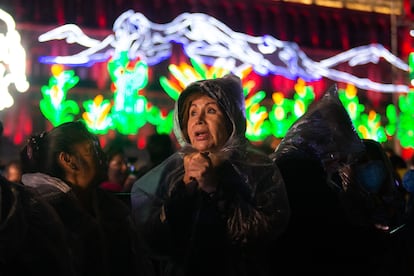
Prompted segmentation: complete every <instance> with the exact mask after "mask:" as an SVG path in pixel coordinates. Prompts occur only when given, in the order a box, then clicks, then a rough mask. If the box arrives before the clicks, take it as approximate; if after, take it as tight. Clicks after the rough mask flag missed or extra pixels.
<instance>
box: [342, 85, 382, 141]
mask: <svg viewBox="0 0 414 276" xmlns="http://www.w3.org/2000/svg"><path fill="white" fill-rule="evenodd" d="M338 94H339V99H340V100H341V102H342V104H343V106H344V108H345V109H346V111H347V112H348V115H349V117H350V118H351V121H352V123H353V125H354V126H355V130H356V132H357V134H358V136H359V137H361V138H364V139H373V140H376V141H378V142H385V141H387V135H386V132H385V128H384V127H383V126H381V115H380V114H378V113H377V112H375V111H374V110H370V111H369V112H368V114H366V113H363V112H364V110H365V106H364V105H363V104H360V102H359V98H358V97H357V90H356V88H355V86H354V85H352V84H348V85H347V86H346V89H339V90H338Z"/></svg>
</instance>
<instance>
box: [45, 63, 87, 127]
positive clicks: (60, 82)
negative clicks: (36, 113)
mask: <svg viewBox="0 0 414 276" xmlns="http://www.w3.org/2000/svg"><path fill="white" fill-rule="evenodd" d="M51 72H52V77H50V79H49V85H44V86H42V87H41V92H42V95H43V99H41V100H40V103H39V106H40V111H41V112H42V114H43V115H44V116H45V117H46V118H47V119H48V120H49V122H50V123H51V124H52V125H53V126H57V125H60V124H62V123H65V122H70V121H73V120H74V117H75V116H76V115H77V114H78V113H79V111H80V110H79V106H78V104H77V103H76V102H75V101H73V100H66V96H67V93H68V90H69V89H71V88H73V87H74V86H75V85H76V84H77V83H78V82H79V77H78V76H75V72H74V71H73V70H67V71H64V70H63V66H61V65H53V66H52V68H51Z"/></svg>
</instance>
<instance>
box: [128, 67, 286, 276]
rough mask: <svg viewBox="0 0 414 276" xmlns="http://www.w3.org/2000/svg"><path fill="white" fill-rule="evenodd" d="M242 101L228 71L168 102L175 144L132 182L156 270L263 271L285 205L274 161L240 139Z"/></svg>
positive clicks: (183, 272)
mask: <svg viewBox="0 0 414 276" xmlns="http://www.w3.org/2000/svg"><path fill="white" fill-rule="evenodd" d="M244 101H245V99H244V94H243V89H242V86H241V81H240V79H239V78H238V77H236V76H233V75H227V76H225V77H223V78H218V79H209V80H201V81H197V82H194V83H192V84H190V85H189V86H188V87H187V88H185V89H184V90H183V91H182V93H181V94H180V96H179V98H178V101H177V102H176V106H175V126H174V127H175V128H174V130H175V135H176V137H177V139H178V141H179V143H180V145H181V149H180V150H179V151H178V152H176V153H175V154H173V155H172V156H170V157H169V158H168V159H167V160H165V161H164V162H163V163H161V164H160V165H159V166H157V167H155V168H154V169H152V170H151V171H149V172H148V173H147V174H146V175H144V176H143V177H141V178H140V179H139V180H138V181H137V182H135V184H134V186H133V188H132V194H131V203H132V211H133V215H134V218H135V220H136V222H137V223H138V224H139V225H142V227H140V228H141V229H143V230H144V235H145V240H146V241H147V242H148V244H149V247H150V249H151V255H152V257H153V258H154V260H156V261H157V262H158V264H159V265H160V266H159V269H160V271H159V273H160V275H197V276H202V275H215V276H217V275H227V276H231V275H237V276H241V275H271V274H270V272H269V269H268V268H269V260H268V259H267V256H266V255H267V253H268V247H269V246H270V244H271V242H272V241H274V240H275V239H277V238H278V237H279V235H280V234H281V233H282V232H283V231H284V229H285V228H286V226H287V223H288V219H289V212H290V211H289V205H288V199H287V197H286V191H285V186H284V182H283V179H282V177H281V175H280V173H279V170H278V168H277V166H276V165H275V164H274V163H273V162H272V160H271V159H269V158H268V157H267V156H265V155H263V154H260V153H258V152H257V151H254V150H253V148H252V147H251V146H250V145H249V143H248V141H247V140H246V138H245V130H246V118H245V105H244Z"/></svg>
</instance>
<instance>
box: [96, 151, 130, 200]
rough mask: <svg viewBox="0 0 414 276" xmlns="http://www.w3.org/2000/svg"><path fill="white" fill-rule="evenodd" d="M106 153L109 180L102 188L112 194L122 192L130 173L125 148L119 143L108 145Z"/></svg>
mask: <svg viewBox="0 0 414 276" xmlns="http://www.w3.org/2000/svg"><path fill="white" fill-rule="evenodd" d="M104 152H105V154H106V158H107V160H108V179H107V180H106V181H104V182H103V183H102V184H101V185H100V187H101V188H102V189H105V190H109V191H112V192H121V191H122V190H123V188H124V183H125V181H126V179H127V177H128V175H129V173H130V172H129V170H128V160H127V157H126V154H125V151H124V148H123V146H122V145H120V144H119V143H113V144H110V145H108V147H106V148H105V149H104Z"/></svg>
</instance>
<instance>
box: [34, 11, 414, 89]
mask: <svg viewBox="0 0 414 276" xmlns="http://www.w3.org/2000/svg"><path fill="white" fill-rule="evenodd" d="M113 32H114V33H113V34H110V35H108V36H107V37H105V38H104V39H103V40H102V41H99V40H97V39H93V38H90V37H88V36H87V35H86V34H84V33H83V32H82V30H81V29H80V28H79V27H78V26H76V25H73V24H67V25H63V26H59V27H56V28H54V29H52V30H50V31H48V32H46V33H44V34H42V35H40V36H39V38H38V39H39V41H40V42H46V41H50V40H58V39H66V41H67V42H68V43H78V44H79V45H81V46H84V47H85V49H84V50H82V51H80V52H78V53H74V54H71V55H68V56H44V57H41V58H40V62H42V63H52V64H55V63H60V64H66V65H71V66H90V65H91V64H94V63H96V62H104V61H106V60H107V59H108V58H109V57H111V56H112V54H113V53H115V54H117V53H119V52H122V51H128V58H129V59H130V60H134V59H136V58H139V59H141V60H143V61H144V62H145V63H146V64H148V65H149V66H153V65H156V64H158V63H160V62H162V61H163V60H165V59H167V58H169V57H170V56H171V55H172V52H173V51H172V48H173V45H174V44H180V45H182V47H183V52H184V53H185V54H186V55H187V56H188V57H189V58H193V59H196V60H197V61H199V62H202V63H204V64H207V65H210V66H211V65H213V64H214V63H215V62H216V60H217V59H224V60H225V63H224V64H226V65H228V69H229V70H231V71H232V73H234V74H235V75H240V74H241V72H242V71H243V70H244V69H245V68H248V67H251V68H252V69H253V71H254V72H255V73H257V74H258V75H261V76H266V75H269V74H270V75H281V76H284V77H285V78H288V79H292V80H296V79H298V78H301V79H303V80H305V81H306V82H312V81H316V80H320V79H322V78H326V79H330V80H332V81H335V82H341V83H350V84H353V85H355V86H356V87H358V88H360V89H364V90H373V91H377V92H384V93H394V92H408V90H409V88H408V86H407V85H394V84H387V83H379V82H375V81H372V80H370V79H367V78H365V77H358V76H355V75H352V74H350V73H348V72H345V71H340V70H338V69H336V68H339V67H340V64H342V63H347V64H348V65H349V66H351V67H353V66H359V65H364V64H368V63H375V64H376V63H378V62H379V61H380V59H383V60H385V61H387V62H389V63H390V64H391V65H392V66H393V67H395V68H397V69H400V70H402V71H405V72H408V71H409V66H408V64H407V63H405V62H404V61H402V60H401V59H399V58H398V57H396V56H395V55H393V54H392V53H391V52H390V51H388V50H387V49H386V48H385V47H384V46H382V45H380V44H370V45H364V46H359V47H356V48H352V49H349V50H347V51H345V52H342V53H339V54H337V55H335V56H333V57H330V58H327V59H324V60H320V61H315V60H312V59H310V58H309V57H308V56H307V55H306V54H305V52H303V51H302V50H301V49H300V48H299V46H298V45H297V44H296V43H294V42H289V41H282V40H278V39H277V38H275V37H273V36H270V35H263V36H250V35H247V34H244V33H240V32H235V31H233V30H232V29H231V28H229V27H228V26H226V25H225V24H223V23H222V22H221V21H219V20H217V19H216V18H214V17H212V16H210V15H207V14H203V13H182V14H180V15H178V16H177V17H176V18H175V19H174V20H173V21H171V22H169V23H165V24H157V23H153V22H151V21H150V20H148V18H146V17H145V16H144V15H143V14H142V13H139V12H134V11H133V10H128V11H125V12H124V13H122V14H121V15H120V16H119V17H118V18H117V19H116V20H115V22H114V25H113ZM226 69H227V68H226Z"/></svg>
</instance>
